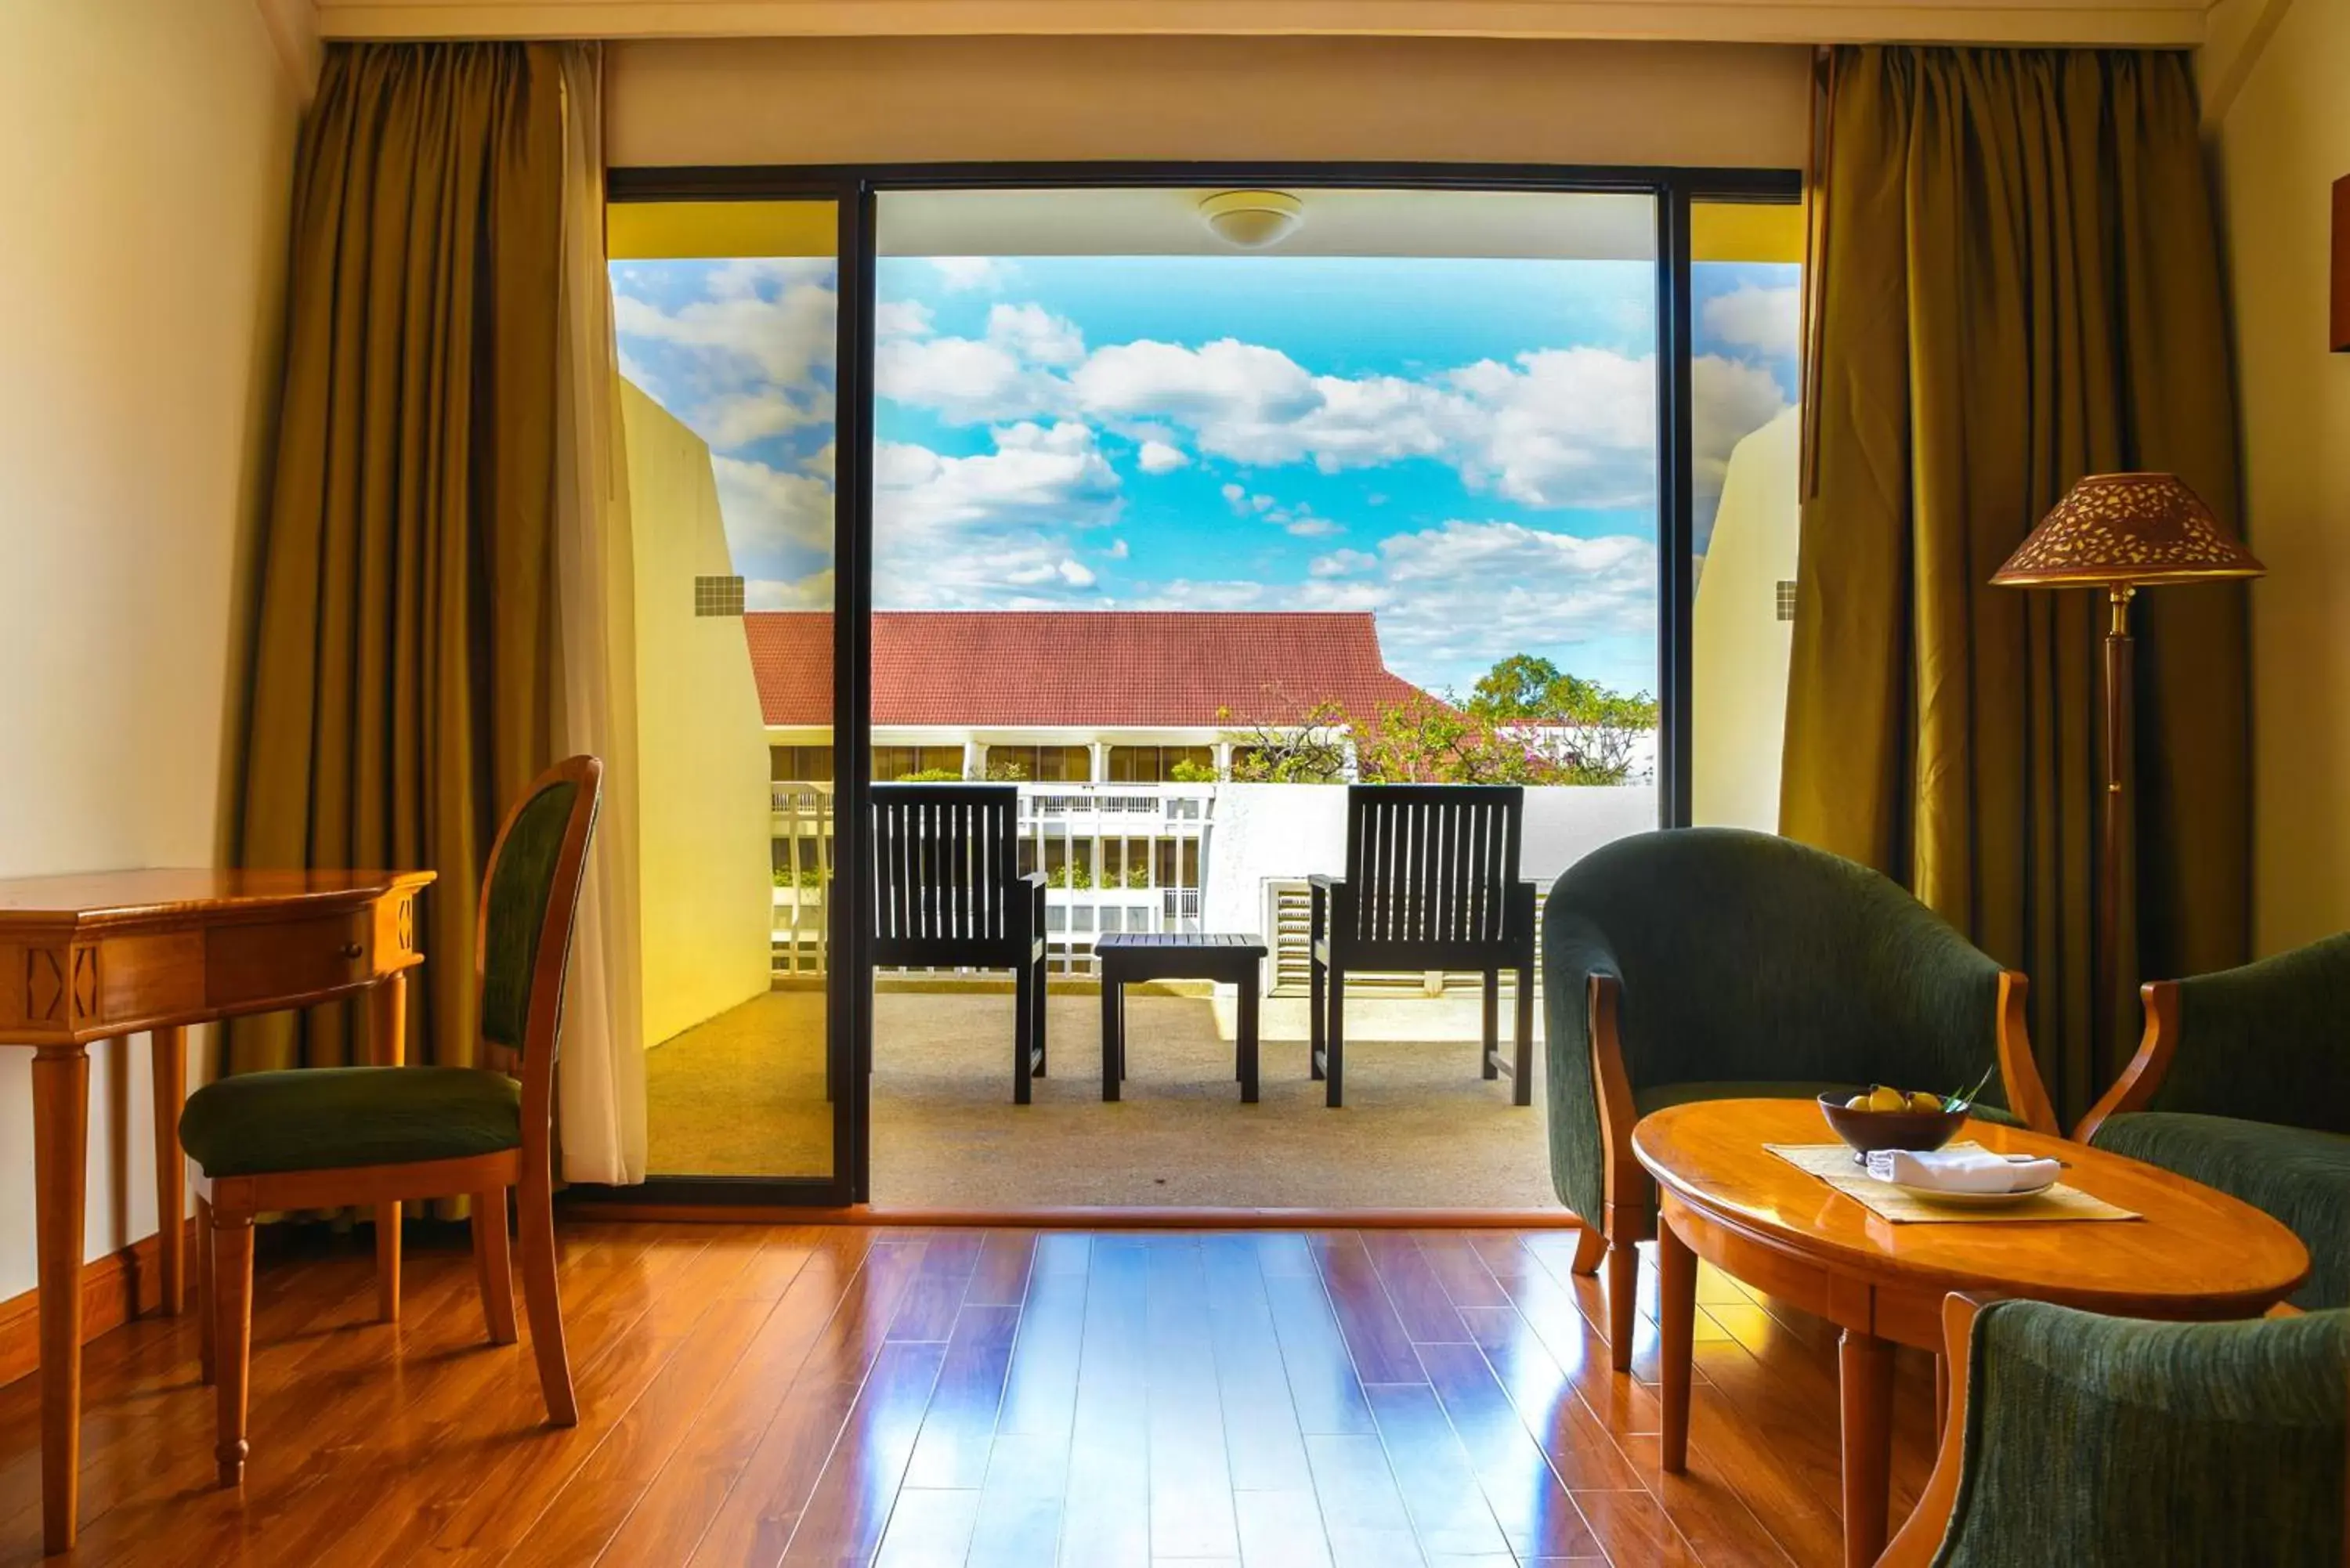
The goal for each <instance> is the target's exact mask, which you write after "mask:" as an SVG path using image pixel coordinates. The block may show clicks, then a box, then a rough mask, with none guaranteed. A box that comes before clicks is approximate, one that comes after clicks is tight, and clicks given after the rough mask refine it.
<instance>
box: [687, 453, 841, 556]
mask: <svg viewBox="0 0 2350 1568" xmlns="http://www.w3.org/2000/svg"><path fill="white" fill-rule="evenodd" d="M710 470H711V473H712V477H714V478H715V479H716V480H717V482H718V510H719V512H720V514H722V515H723V517H724V518H725V519H726V540H727V543H728V544H729V545H732V546H733V550H734V553H735V556H736V558H737V559H738V560H743V561H746V562H747V563H749V564H753V565H755V564H756V563H757V561H758V560H759V559H760V558H761V557H764V556H772V555H774V554H775V553H776V552H806V551H810V550H814V551H818V552H821V553H823V554H826V555H829V554H830V553H831V551H832V485H831V483H830V482H829V481H827V480H825V479H822V478H819V477H817V476H816V475H815V474H809V473H789V472H785V471H783V470H781V469H775V468H770V467H769V466H767V465H766V464H765V463H764V462H749V461H746V460H744V459H743V458H739V457H727V456H724V455H723V454H717V455H713V456H712V458H711V460H710Z"/></svg>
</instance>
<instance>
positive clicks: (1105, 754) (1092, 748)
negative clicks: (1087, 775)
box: [1086, 741, 1109, 784]
mask: <svg viewBox="0 0 2350 1568" xmlns="http://www.w3.org/2000/svg"><path fill="white" fill-rule="evenodd" d="M1086 750H1087V752H1090V753H1092V754H1093V761H1092V763H1090V764H1089V765H1090V766H1091V767H1092V769H1093V775H1094V778H1093V782H1094V783H1096V784H1107V783H1108V782H1109V742H1107V741H1091V742H1087V745H1086Z"/></svg>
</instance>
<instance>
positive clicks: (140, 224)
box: [0, 0, 296, 1298]
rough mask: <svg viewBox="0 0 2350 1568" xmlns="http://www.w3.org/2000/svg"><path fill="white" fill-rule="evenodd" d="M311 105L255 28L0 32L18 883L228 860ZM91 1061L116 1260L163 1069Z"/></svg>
mask: <svg viewBox="0 0 2350 1568" xmlns="http://www.w3.org/2000/svg"><path fill="white" fill-rule="evenodd" d="M0 106H5V108H0V119H5V125H6V127H7V130H6V134H5V135H0V186H5V188H6V190H7V192H8V200H9V213H8V223H7V226H6V239H5V244H0V670H6V671H7V672H8V678H7V679H6V680H0V877H6V876H34V875H39V874H45V873H50V872H63V871H95V870H102V869H107V868H109V867H127V866H205V865H210V864H213V862H214V861H215V859H216V858H217V857H218V855H219V852H220V842H219V824H220V822H221V816H222V812H221V805H222V796H223V793H224V774H225V767H226V764H227V759H228V753H229V749H230V746H231V744H232V742H233V738H234V736H235V735H236V734H237V733H238V732H239V731H240V729H241V727H242V719H241V715H240V712H239V701H240V699H239V693H240V692H241V691H243V688H244V673H243V670H241V668H240V667H239V662H238V660H239V654H238V651H237V650H238V649H240V648H241V646H242V628H243V625H244V604H245V602H246V591H247V584H246V578H247V576H248V568H249V566H250V565H251V560H252V552H253V546H254V540H255V535H256V527H255V524H256V520H257V518H258V514H259V510H260V505H261V501H262V497H263V496H264V494H265V491H266V478H265V450H266V449H265V446H264V444H263V441H262V440H261V432H262V431H263V430H264V428H265V425H266V424H267V422H268V418H267V410H268V409H269V406H270V403H271V401H272V400H273V399H274V397H275V395H276V372H277V358H278V349H277V341H278V339H277V334H278V324H279V320H280V317H281V316H282V314H283V309H284V292H283V291H284V263H283V254H284V251H285V246H286V192H287V189H288V184H289V171H290V170H291V167H292V158H293V146H294V129H295V117H296V86H295V84H294V83H293V81H292V80H291V79H290V78H289V77H288V76H287V75H286V74H285V73H284V72H283V71H282V70H281V68H280V65H279V61H278V57H277V54H276V51H275V50H274V49H273V48H272V47H271V44H270V38H269V34H268V31H267V29H266V28H265V26H263V23H262V18H261V16H260V14H259V13H258V12H257V11H255V8H254V5H253V0H110V3H109V4H106V5H77V4H73V3H71V0H29V3H28V0H13V3H10V4H5V5H0ZM90 1054H91V1056H92V1058H93V1061H94V1068H95V1070H94V1072H93V1073H92V1082H91V1085H90V1091H91V1092H90V1101H91V1111H90V1118H89V1147H90V1160H89V1204H88V1215H89V1226H88V1252H89V1255H91V1256H93V1257H96V1256H99V1255H101V1254H103V1253H107V1252H110V1251H115V1250H116V1249H118V1248H120V1247H123V1246H126V1245H128V1244H129V1243H130V1242H131V1241H134V1240H136V1239H137V1238H139V1237H140V1236H144V1235H148V1234H151V1233H152V1232H153V1231H154V1230H155V1198H154V1192H155V1186H154V1166H153V1158H152V1155H151V1149H152V1147H153V1145H152V1142H151V1140H150V1139H149V1137H147V1135H146V1134H145V1133H144V1132H143V1131H140V1130H137V1129H141V1128H144V1127H147V1126H148V1092H149V1091H148V1073H147V1067H146V1055H147V1053H146V1047H145V1042H144V1040H143V1039H142V1040H140V1042H138V1043H137V1046H136V1048H135V1050H134V1051H133V1052H132V1053H130V1054H128V1055H126V1054H123V1053H121V1052H120V1051H118V1050H116V1049H115V1048H113V1047H111V1046H101V1047H98V1048H95V1049H93V1050H92V1051H91V1053H90ZM30 1060H31V1054H30V1053H29V1052H25V1051H0V1298H5V1297H8V1296H12V1295H15V1294H16V1293H19V1292H21V1291H26V1290H29V1289H31V1288H32V1285H33V1281H34V1262H33V1154H32V1149H33V1142H32V1121H31V1116H30V1114H29V1106H30V1103H31V1102H30V1091H29V1088H28V1084H27V1064H28V1063H29V1062H30ZM134 1063H135V1064H136V1065H134ZM109 1106H113V1107H116V1108H115V1109H113V1110H111V1111H109ZM118 1134H120V1135H123V1136H122V1137H121V1138H120V1141H119V1142H118Z"/></svg>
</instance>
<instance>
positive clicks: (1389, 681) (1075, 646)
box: [743, 610, 1415, 728]
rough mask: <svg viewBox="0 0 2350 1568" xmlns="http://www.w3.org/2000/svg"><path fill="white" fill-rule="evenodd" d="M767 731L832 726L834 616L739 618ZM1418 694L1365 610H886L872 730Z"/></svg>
mask: <svg viewBox="0 0 2350 1568" xmlns="http://www.w3.org/2000/svg"><path fill="white" fill-rule="evenodd" d="M743 630H744V632H745V634H746V635H747V636H748V638H749V639H750V644H751V668H752V670H753V671H754V673H755V675H756V676H757V679H758V682H759V701H760V705H761V706H762V707H763V708H764V710H765V711H766V717H767V722H768V723H770V724H829V723H830V722H832V617H831V615H830V614H829V613H827V612H823V611H812V610H766V611H754V612H753V613H751V614H748V615H745V616H744V617H743ZM1414 690H1415V689H1414V688H1413V687H1412V686H1411V685H1410V684H1409V683H1408V682H1406V681H1405V680H1403V679H1402V678H1401V677H1399V676H1396V675H1392V674H1390V673H1388V668H1387V665H1386V662H1385V661H1384V660H1383V659H1381V658H1380V655H1379V636H1378V628H1377V627H1376V626H1375V625H1374V624H1373V623H1372V620H1371V617H1370V616H1369V614H1368V613H1367V612H1362V611H1344V612H1340V611H1311V612H1300V613H1295V614H1292V613H1288V612H1227V611H1209V610H1075V611H1063V610H882V611H879V612H877V613H876V614H875V615H874V617H873V722H875V723H877V724H967V725H1002V726H1011V725H1100V726H1133V727H1137V728H1147V727H1153V726H1187V727H1188V726H1205V725H1212V724H1215V723H1217V722H1219V717H1218V715H1219V712H1220V711H1228V712H1229V716H1230V718H1231V719H1232V720H1237V721H1239V722H1271V723H1278V722H1283V721H1284V720H1286V719H1290V718H1293V717H1295V716H1296V715H1297V714H1299V713H1302V712H1304V711H1306V710H1307V709H1309V708H1311V707H1312V706H1313V705H1314V704H1315V703H1316V702H1318V701H1323V700H1324V699H1326V698H1335V699H1336V700H1337V701H1339V702H1340V703H1342V704H1343V705H1345V706H1346V707H1347V710H1348V711H1353V712H1357V713H1361V714H1365V715H1368V714H1370V713H1372V712H1375V711H1377V710H1378V706H1379V704H1381V703H1383V702H1396V701H1402V700H1403V699H1404V698H1406V697H1408V696H1410V695H1411V694H1412V693H1413V691H1414Z"/></svg>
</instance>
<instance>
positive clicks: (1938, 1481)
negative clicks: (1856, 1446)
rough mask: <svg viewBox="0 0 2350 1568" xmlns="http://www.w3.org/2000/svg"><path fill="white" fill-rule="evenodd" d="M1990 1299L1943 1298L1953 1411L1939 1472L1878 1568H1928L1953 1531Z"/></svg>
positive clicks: (1945, 1424) (1947, 1420) (1936, 1461)
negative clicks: (1979, 1317)
mask: <svg viewBox="0 0 2350 1568" xmlns="http://www.w3.org/2000/svg"><path fill="white" fill-rule="evenodd" d="M1990 1304H1991V1297H1989V1296H1981V1295H1962V1294H1958V1293H1952V1294H1950V1295H1949V1296H1946V1297H1944V1298H1943V1300H1942V1355H1943V1356H1944V1357H1945V1364H1946V1366H1948V1368H1949V1376H1950V1414H1949V1415H1948V1416H1947V1417H1945V1418H1944V1420H1943V1422H1942V1438H1941V1442H1942V1446H1941V1448H1940V1449H1939V1450H1938V1451H1937V1452H1936V1454H1935V1456H1934V1473H1933V1474H1932V1475H1931V1476H1929V1477H1928V1478H1927V1480H1926V1490H1924V1491H1921V1492H1919V1493H1918V1506H1917V1507H1916V1508H1915V1509H1914V1510H1912V1511H1910V1514H1909V1518H1908V1521H1907V1522H1905V1523H1904V1524H1903V1525H1902V1526H1901V1530H1900V1532H1899V1533H1898V1534H1897V1535H1895V1536H1894V1538H1893V1539H1892V1541H1891V1542H1888V1543H1887V1546H1886V1548H1885V1555H1884V1556H1882V1557H1879V1558H1878V1559H1877V1568H1927V1565H1928V1564H1929V1563H1932V1562H1933V1561H1934V1554H1935V1553H1936V1552H1939V1551H1940V1550H1941V1548H1942V1540H1943V1537H1944V1536H1946V1535H1947V1534H1949V1533H1950V1512H1951V1511H1952V1510H1953V1509H1955V1508H1956V1507H1957V1506H1958V1501H1959V1481H1960V1475H1961V1473H1962V1472H1963V1471H1964V1470H1965V1469H1966V1462H1967V1394H1968V1388H1967V1380H1968V1374H1969V1373H1970V1370H1971V1366H1970V1362H1971V1360H1972V1357H1971V1355H1970V1352H1971V1351H1972V1348H1973V1345H1974V1332H1975V1314H1977V1313H1979V1312H1981V1311H1982V1309H1983V1308H1984V1307H1986V1306H1989V1305H1990Z"/></svg>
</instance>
